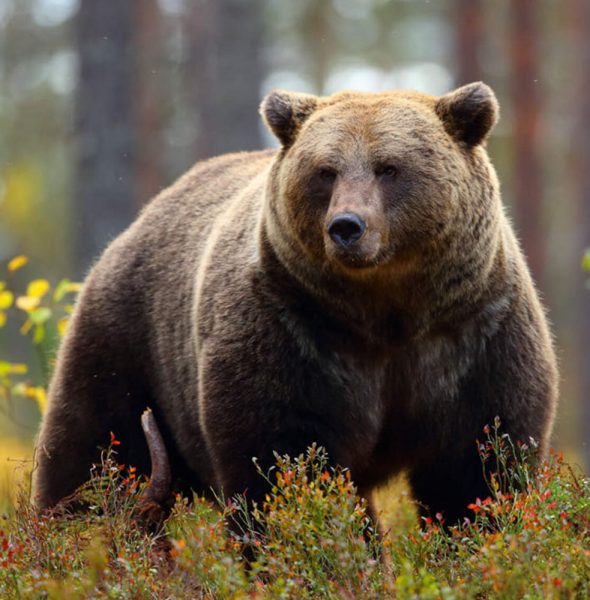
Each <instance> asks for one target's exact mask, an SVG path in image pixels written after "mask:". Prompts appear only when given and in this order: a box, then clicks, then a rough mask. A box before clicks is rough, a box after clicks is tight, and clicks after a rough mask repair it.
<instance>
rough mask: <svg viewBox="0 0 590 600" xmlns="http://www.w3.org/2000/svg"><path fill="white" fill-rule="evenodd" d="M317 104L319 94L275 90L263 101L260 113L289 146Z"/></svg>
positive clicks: (278, 136) (270, 127) (268, 125)
mask: <svg viewBox="0 0 590 600" xmlns="http://www.w3.org/2000/svg"><path fill="white" fill-rule="evenodd" d="M317 105H318V98H317V96H312V95H311V94H301V93H297V92H285V91H284V90H273V91H272V92H270V94H268V95H267V96H266V97H265V98H264V100H263V101H262V104H261V105H260V114H261V115H262V118H263V119H264V122H265V123H266V125H267V127H268V128H269V129H270V130H271V131H272V132H273V133H274V134H275V135H276V136H277V138H278V139H279V141H280V142H281V144H282V145H283V146H285V147H288V146H290V145H291V144H292V143H293V141H294V140H295V136H296V135H297V132H298V131H299V128H300V127H301V125H302V124H303V122H304V121H305V119H307V117H309V115H311V113H312V112H313V111H314V110H315V109H316V108H317Z"/></svg>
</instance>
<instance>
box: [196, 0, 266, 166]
mask: <svg viewBox="0 0 590 600" xmlns="http://www.w3.org/2000/svg"><path fill="white" fill-rule="evenodd" d="M188 11H189V13H188V16H187V19H186V22H187V30H186V37H187V40H188V44H189V51H188V61H187V80H188V81H189V85H190V86H191V92H190V99H191V102H192V104H193V108H194V110H195V112H196V115H197V118H198V131H197V135H196V144H195V158H205V157H209V156H213V155H217V154H222V153H224V152H233V151H237V150H252V149H256V148H259V147H260V145H261V139H260V119H259V116H258V106H259V104H260V101H261V95H262V90H261V87H262V79H263V66H262V58H261V50H262V22H261V2H260V0H252V1H251V2H244V1H243V0H195V1H194V2H190V3H188Z"/></svg>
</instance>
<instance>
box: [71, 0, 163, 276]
mask: <svg viewBox="0 0 590 600" xmlns="http://www.w3.org/2000/svg"><path fill="white" fill-rule="evenodd" d="M159 20H160V15H159V11H158V4H157V0H133V1H130V2H106V1H97V0H82V1H81V3H80V8H79V11H78V14H77V17H76V26H75V29H76V43H77V48H78V56H79V79H78V88H77V95H76V135H77V141H78V159H77V174H76V196H75V198H76V200H75V202H76V205H75V210H76V212H77V215H78V217H77V219H76V221H75V227H76V231H75V234H74V237H75V239H76V265H75V270H76V275H77V276H78V277H79V276H80V275H82V274H83V273H84V272H85V271H86V270H87V269H88V266H89V265H90V264H91V263H92V261H93V260H95V259H96V258H97V257H98V256H99V254H100V252H101V251H102V250H103V249H104V247H105V245H106V244H107V242H108V241H109V240H111V239H112V238H113V237H115V236H116V235H117V234H118V233H119V232H120V231H122V230H123V229H124V228H125V227H126V226H127V225H128V224H129V223H130V222H131V220H132V219H133V217H134V216H135V214H136V212H137V210H138V209H139V208H140V207H141V205H142V204H143V203H144V202H145V201H147V200H149V198H151V197H152V196H153V195H154V194H155V193H157V192H158V191H159V189H160V187H161V186H162V175H161V163H160V152H161V147H162V145H161V140H160V137H159V134H160V130H161V127H162V123H161V113H160V111H161V103H160V102H159V98H160V96H159V94H160V85H159V81H158V77H157V76H158V69H157V68H156V64H157V63H156V58H157V56H158V54H159V51H160V46H159V43H158V42H159Z"/></svg>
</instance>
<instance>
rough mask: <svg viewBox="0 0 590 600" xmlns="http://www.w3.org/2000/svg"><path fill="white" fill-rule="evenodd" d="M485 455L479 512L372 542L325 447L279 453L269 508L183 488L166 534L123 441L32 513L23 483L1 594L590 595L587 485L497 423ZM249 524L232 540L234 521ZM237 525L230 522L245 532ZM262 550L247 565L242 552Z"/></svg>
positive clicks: (403, 511) (361, 506) (2, 550)
mask: <svg viewBox="0 0 590 600" xmlns="http://www.w3.org/2000/svg"><path fill="white" fill-rule="evenodd" d="M484 435H485V436H486V439H485V441H484V442H483V443H481V444H480V445H479V452H480V455H481V457H482V461H484V462H485V463H486V464H487V465H488V466H491V469H488V472H490V471H491V472H492V473H493V474H492V475H491V476H490V477H489V479H488V483H489V488H490V494H489V496H488V497H486V498H478V499H474V500H473V503H472V504H470V505H469V510H470V513H471V514H472V518H471V519H469V520H465V522H463V523H460V524H458V525H455V526H450V527H449V526H445V525H444V518H443V516H441V515H435V516H433V517H432V518H425V519H423V520H422V523H418V519H417V518H415V517H414V518H408V514H412V511H413V507H412V505H411V503H410V502H409V501H407V502H406V503H402V504H401V505H399V510H398V511H397V513H396V514H394V515H393V516H392V519H393V522H391V523H388V524H387V525H389V526H390V527H391V529H390V531H389V532H388V533H386V534H385V535H377V534H376V532H375V530H374V528H373V525H372V523H371V521H370V519H369V517H368V515H367V506H366V503H365V501H364V500H362V499H360V498H359V497H358V496H357V492H356V488H355V486H354V483H353V482H352V480H351V477H350V473H349V471H347V470H346V469H341V468H332V467H330V466H329V462H328V457H327V455H326V453H325V452H324V450H323V449H321V448H317V447H314V446H312V447H310V448H309V449H308V450H307V453H306V454H305V455H301V456H299V457H297V458H289V457H287V456H277V460H276V465H275V467H274V468H273V469H271V471H270V472H268V473H263V472H260V476H261V477H265V478H266V479H267V481H268V484H269V492H268V495H267V497H266V499H265V501H264V503H263V505H262V506H258V507H256V508H255V509H254V510H253V511H248V509H247V504H246V502H245V500H244V498H240V497H237V498H231V499H229V500H227V501H224V502H221V501H220V502H218V503H216V504H212V503H211V502H209V501H206V500H204V499H202V498H199V497H195V498H193V499H191V501H190V502H189V500H188V499H186V498H181V497H178V498H176V502H175V505H174V508H173V510H172V513H171V515H170V517H169V518H168V520H167V521H166V523H165V525H164V527H163V529H162V530H161V531H159V532H158V533H148V532H147V531H146V530H145V529H144V528H142V526H141V525H140V524H139V523H138V521H137V519H136V518H134V508H135V506H136V503H137V500H138V498H139V493H140V491H141V489H142V486H143V485H144V484H145V483H144V482H142V481H140V480H139V479H138V478H137V477H136V474H135V472H134V470H133V467H126V466H124V465H119V464H118V462H117V455H116V449H117V440H114V439H113V440H112V445H111V447H110V448H109V449H108V450H105V452H104V453H103V457H102V461H101V464H100V465H98V466H97V467H96V468H95V472H94V473H93V477H92V479H91V480H90V482H88V483H87V484H86V485H85V486H83V488H81V489H80V490H79V492H78V495H77V499H78V500H79V501H80V502H81V503H83V504H84V506H85V507H86V508H85V510H83V511H77V512H71V513H69V512H68V511H67V510H65V509H62V510H59V511H57V510H56V511H54V512H53V513H51V514H43V515H40V514H37V513H36V512H35V511H34V510H33V509H32V508H31V507H30V504H29V500H28V497H27V494H26V490H24V489H22V490H21V493H20V495H19V499H18V503H17V506H16V509H15V512H14V515H13V516H11V517H10V518H8V517H5V518H4V522H3V523H2V524H1V530H0V597H2V598H56V599H77V598H162V599H163V598H232V599H240V598H297V599H299V598H389V597H395V598H401V599H406V598H407V599H410V598H432V599H434V598H443V599H452V598H587V597H590V543H589V542H590V540H589V536H590V480H589V479H588V478H587V477H585V476H583V475H582V474H581V473H579V472H577V471H576V470H574V469H573V468H572V467H571V466H569V465H568V464H566V463H565V462H564V461H563V459H562V458H561V457H560V456H559V455H556V454H552V455H551V457H550V458H549V460H548V461H545V462H543V463H542V464H541V465H539V466H536V467H535V466H533V461H532V460H531V458H532V456H533V449H531V448H529V447H527V446H526V445H523V444H514V443H513V442H512V441H511V440H510V438H509V437H508V436H506V435H503V434H502V433H501V430H500V424H499V422H496V423H494V425H493V426H492V427H491V428H486V431H485V434H484ZM229 519H232V520H233V521H234V522H236V521H237V522H239V523H241V524H242V530H241V532H239V533H230V531H229V529H228V527H227V521H228V520H229ZM236 529H237V528H236V527H234V528H233V530H234V531H236ZM245 547H247V548H248V549H250V550H251V549H253V553H252V556H253V558H252V559H251V561H250V564H249V565H248V566H247V567H246V566H245V561H244V558H243V557H244V548H245Z"/></svg>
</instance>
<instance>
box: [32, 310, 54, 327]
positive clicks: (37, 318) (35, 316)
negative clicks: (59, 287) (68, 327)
mask: <svg viewBox="0 0 590 600" xmlns="http://www.w3.org/2000/svg"><path fill="white" fill-rule="evenodd" d="M29 317H30V319H31V321H33V323H34V324H35V325H43V323H45V322H47V321H48V320H49V319H51V309H50V308H47V307H46V306H41V307H40V308H36V309H35V310H33V311H32V312H31V313H29Z"/></svg>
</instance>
